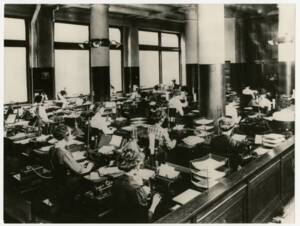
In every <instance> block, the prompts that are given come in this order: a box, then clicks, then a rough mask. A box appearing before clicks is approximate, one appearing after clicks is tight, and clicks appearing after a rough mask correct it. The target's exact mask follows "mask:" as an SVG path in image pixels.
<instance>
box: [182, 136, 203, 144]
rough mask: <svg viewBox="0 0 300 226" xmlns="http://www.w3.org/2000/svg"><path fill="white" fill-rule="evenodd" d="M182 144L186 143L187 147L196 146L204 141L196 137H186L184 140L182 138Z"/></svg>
mask: <svg viewBox="0 0 300 226" xmlns="http://www.w3.org/2000/svg"><path fill="white" fill-rule="evenodd" d="M182 141H183V142H184V143H186V144H187V145H191V146H193V145H196V144H200V143H203V142H204V141H205V140H204V139H203V138H201V137H197V136H188V137H186V138H184V139H183V140H182Z"/></svg>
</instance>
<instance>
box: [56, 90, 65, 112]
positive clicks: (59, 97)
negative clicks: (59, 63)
mask: <svg viewBox="0 0 300 226" xmlns="http://www.w3.org/2000/svg"><path fill="white" fill-rule="evenodd" d="M57 99H58V100H60V101H61V102H62V103H63V106H62V107H63V108H64V107H66V106H67V105H68V100H67V91H66V90H65V89H64V90H61V91H59V93H58V94H57Z"/></svg>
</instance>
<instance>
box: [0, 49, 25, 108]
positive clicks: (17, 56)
mask: <svg viewBox="0 0 300 226" xmlns="http://www.w3.org/2000/svg"><path fill="white" fill-rule="evenodd" d="M26 71H27V70H26V48H24V47H5V48H4V102H5V103H9V102H26V101H27V79H26Z"/></svg>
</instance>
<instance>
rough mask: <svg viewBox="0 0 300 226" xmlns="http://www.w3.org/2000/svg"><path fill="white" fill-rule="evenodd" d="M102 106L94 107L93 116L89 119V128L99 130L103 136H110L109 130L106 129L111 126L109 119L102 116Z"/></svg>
mask: <svg viewBox="0 0 300 226" xmlns="http://www.w3.org/2000/svg"><path fill="white" fill-rule="evenodd" d="M104 110H105V108H104V105H103V104H102V103H101V104H100V105H99V106H96V110H95V115H94V116H93V117H92V119H91V122H90V123H91V127H92V128H96V129H99V130H100V131H102V132H103V133H104V134H110V133H111V129H110V128H109V127H108V126H109V125H110V124H111V121H112V120H111V118H110V117H108V116H105V114H104Z"/></svg>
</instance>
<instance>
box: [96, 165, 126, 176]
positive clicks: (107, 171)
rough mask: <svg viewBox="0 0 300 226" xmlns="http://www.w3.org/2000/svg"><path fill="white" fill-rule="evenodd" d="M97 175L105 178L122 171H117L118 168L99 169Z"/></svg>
mask: <svg viewBox="0 0 300 226" xmlns="http://www.w3.org/2000/svg"><path fill="white" fill-rule="evenodd" d="M98 173H99V175H100V176H107V175H113V174H118V173H122V171H121V170H119V168H118V167H101V168H99V170H98Z"/></svg>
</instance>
